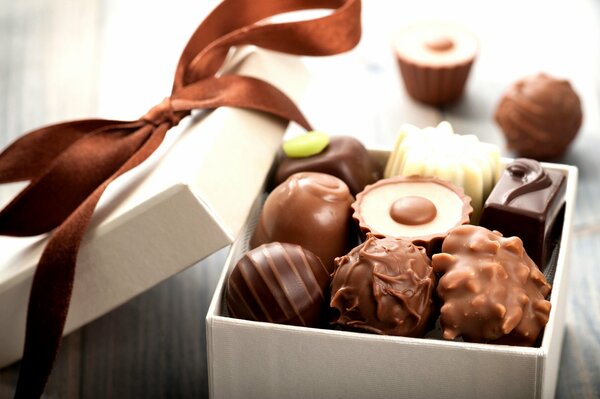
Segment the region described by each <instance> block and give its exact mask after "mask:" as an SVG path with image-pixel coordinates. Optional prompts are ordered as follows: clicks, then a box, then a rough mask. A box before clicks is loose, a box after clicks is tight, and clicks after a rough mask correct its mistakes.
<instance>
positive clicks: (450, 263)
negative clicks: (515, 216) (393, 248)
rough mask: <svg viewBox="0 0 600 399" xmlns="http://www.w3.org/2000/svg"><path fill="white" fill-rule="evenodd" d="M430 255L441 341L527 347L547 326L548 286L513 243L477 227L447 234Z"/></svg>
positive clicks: (516, 240) (517, 242)
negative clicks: (437, 276)
mask: <svg viewBox="0 0 600 399" xmlns="http://www.w3.org/2000/svg"><path fill="white" fill-rule="evenodd" d="M442 252H443V253H440V254H436V255H433V261H432V265H433V268H434V270H435V272H436V273H443V276H442V277H440V281H439V284H438V288H437V293H438V296H439V297H440V298H441V300H442V301H443V305H442V308H441V316H440V321H441V324H442V329H443V337H444V338H445V339H454V338H456V337H462V338H464V339H465V340H466V341H472V342H489V343H496V344H506V345H524V346H531V345H533V344H534V343H535V341H536V339H537V338H538V335H539V334H540V332H541V331H542V329H543V327H544V326H545V325H546V323H547V322H548V317H549V314H550V308H551V305H550V302H548V301H547V300H545V298H546V296H547V295H548V294H549V293H550V285H549V284H548V283H547V282H546V279H545V277H544V275H543V274H542V273H541V272H540V270H539V269H538V268H537V266H536V265H535V264H534V263H533V261H532V260H531V259H530V258H529V256H527V253H526V252H525V250H524V248H523V243H522V242H521V240H520V239H519V238H518V237H510V238H504V237H502V234H500V233H498V232H497V231H494V232H492V231H490V230H488V229H486V228H484V227H480V226H472V225H466V226H460V227H457V228H456V229H454V230H452V231H451V232H450V234H449V235H448V237H446V239H445V240H444V244H443V245H442Z"/></svg>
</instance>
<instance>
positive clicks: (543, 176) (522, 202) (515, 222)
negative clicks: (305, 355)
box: [479, 158, 566, 269]
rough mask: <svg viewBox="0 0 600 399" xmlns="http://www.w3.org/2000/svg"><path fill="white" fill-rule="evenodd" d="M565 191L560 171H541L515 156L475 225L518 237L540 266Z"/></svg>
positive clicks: (545, 257) (548, 250) (546, 255)
mask: <svg viewBox="0 0 600 399" xmlns="http://www.w3.org/2000/svg"><path fill="white" fill-rule="evenodd" d="M565 190H566V184H565V176H564V175H563V174H562V173H560V172H558V171H553V170H545V169H544V168H542V166H541V165H540V163H539V162H537V161H535V160H532V159H526V158H519V159H516V160H515V161H514V162H512V163H511V164H510V165H508V166H507V168H506V170H505V171H504V173H503V174H502V176H500V179H499V180H498V183H497V184H496V186H495V187H494V189H493V190H492V192H491V193H490V196H489V197H488V199H487V201H486V202H485V205H484V207H483V213H482V214H481V220H480V222H479V224H480V225H481V226H484V227H487V228H488V229H490V230H498V231H499V232H501V233H502V234H503V235H504V236H506V237H509V236H518V237H520V238H521V240H523V244H524V245H525V250H526V251H527V254H528V255H529V256H530V257H531V259H533V261H534V262H535V263H536V264H537V265H538V267H539V268H540V269H543V268H544V267H545V265H546V262H547V261H548V258H549V256H550V253H551V252H552V242H551V240H550V239H549V235H550V232H551V231H552V226H553V224H554V222H555V220H556V216H557V214H558V212H559V211H560V209H561V207H562V205H563V203H564V201H565Z"/></svg>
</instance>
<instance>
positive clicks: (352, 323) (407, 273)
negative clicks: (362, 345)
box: [330, 236, 435, 337]
mask: <svg viewBox="0 0 600 399" xmlns="http://www.w3.org/2000/svg"><path fill="white" fill-rule="evenodd" d="M336 263H337V265H338V266H337V269H336V270H335V272H334V274H333V276H332V281H331V303H330V306H331V307H332V308H333V309H335V310H337V314H338V315H339V316H338V317H337V318H336V319H335V320H334V321H333V323H334V324H337V325H340V326H342V327H346V328H350V329H357V330H362V331H367V332H372V333H376V334H385V335H401V336H409V337H420V336H423V334H424V333H425V331H426V330H427V329H428V327H429V321H430V318H431V315H432V314H433V311H434V307H433V300H432V294H433V291H434V289H435V276H434V274H433V269H432V267H431V266H430V261H429V258H428V257H427V255H425V251H424V250H423V248H421V247H417V246H415V245H413V244H412V243H411V242H410V241H407V240H401V239H395V238H391V237H385V238H376V237H374V236H370V237H369V238H368V239H367V241H365V242H364V243H363V244H361V245H360V246H358V247H356V248H354V249H353V250H352V251H351V252H350V253H349V254H348V255H345V256H343V257H341V258H338V259H336Z"/></svg>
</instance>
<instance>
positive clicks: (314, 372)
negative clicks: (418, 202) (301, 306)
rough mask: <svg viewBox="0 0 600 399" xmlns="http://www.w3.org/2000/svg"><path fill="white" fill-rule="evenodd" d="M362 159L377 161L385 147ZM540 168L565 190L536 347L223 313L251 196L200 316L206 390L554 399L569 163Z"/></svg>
mask: <svg viewBox="0 0 600 399" xmlns="http://www.w3.org/2000/svg"><path fill="white" fill-rule="evenodd" d="M371 155H372V156H373V157H375V158H376V159H377V160H379V161H380V162H385V159H387V156H388V155H389V153H388V152H385V151H371ZM504 162H505V163H506V162H508V160H506V159H505V160H504ZM543 165H544V166H545V167H546V168H550V169H555V170H558V171H560V172H561V173H563V174H564V175H566V177H567V188H566V206H565V213H564V223H563V229H562V233H561V241H560V246H559V252H558V260H557V265H556V270H555V275H554V278H553V281H552V293H551V298H550V301H551V303H552V310H551V313H550V319H549V321H548V324H547V325H546V327H545V330H544V333H543V339H542V342H541V346H540V347H518V346H502V345H490V344H475V343H466V342H455V341H443V340H438V339H424V338H423V339H421V338H405V337H392V336H379V335H372V334H366V333H355V332H345V331H339V330H326V329H316V328H305V327H296V326H287V325H278V324H270V323H263V322H253V321H248V320H240V319H234V318H230V317H228V316H227V310H226V305H225V304H224V299H223V298H224V293H225V290H226V281H227V278H228V276H229V273H230V272H231V270H232V269H233V267H234V266H235V264H236V262H237V260H238V259H239V258H240V257H241V256H242V255H243V253H244V252H245V251H246V250H247V247H248V245H247V241H248V238H249V236H250V235H251V234H252V231H253V228H254V225H255V223H256V221H257V218H258V216H259V212H260V209H259V208H260V204H261V201H257V202H256V203H255V207H254V209H253V212H252V214H251V217H250V218H249V221H248V224H247V225H246V228H245V232H244V234H242V235H241V236H240V237H238V239H237V240H236V241H235V242H234V244H233V246H232V249H231V251H230V253H229V256H228V260H227V263H226V267H225V268H224V270H223V272H222V275H221V277H220V280H219V282H218V285H217V288H216V290H215V293H214V297H213V299H212V303H211V305H210V308H209V310H208V315H207V318H206V329H207V346H208V359H209V365H208V366H209V367H208V370H209V384H210V393H211V396H212V397H214V398H372V399H374V398H390V397H394V398H397V397H403V398H427V399H431V398H487V399H490V398H553V397H554V392H555V388H556V378H557V374H558V366H559V361H560V353H561V346H562V338H563V331H564V324H565V306H566V289H567V285H568V284H567V281H566V279H567V276H568V273H567V264H568V255H569V241H570V232H571V223H572V217H573V209H574V205H575V193H576V186H577V169H576V168H575V167H572V166H565V165H558V164H547V163H546V164H543Z"/></svg>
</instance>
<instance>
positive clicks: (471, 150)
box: [384, 121, 501, 221]
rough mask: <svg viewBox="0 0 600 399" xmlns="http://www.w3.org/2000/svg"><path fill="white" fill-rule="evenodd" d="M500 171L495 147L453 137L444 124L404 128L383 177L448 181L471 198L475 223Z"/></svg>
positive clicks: (470, 136)
mask: <svg viewBox="0 0 600 399" xmlns="http://www.w3.org/2000/svg"><path fill="white" fill-rule="evenodd" d="M500 172H501V164H500V149H499V148H498V146H496V145H493V144H489V143H482V142H480V141H479V139H478V138H477V136H475V135H472V134H470V135H460V134H455V133H454V131H453V129H452V126H451V125H450V123H448V122H446V121H443V122H441V123H440V124H439V125H438V126H437V127H435V128H433V127H426V128H424V129H419V128H417V127H415V126H413V125H409V124H405V125H403V126H402V127H401V129H400V132H399V134H398V138H397V139H396V144H395V147H394V150H393V152H392V153H391V154H390V158H389V160H388V163H387V165H386V168H385V172H384V177H385V178H389V177H393V176H411V175H420V176H435V177H438V178H440V179H444V180H447V181H450V182H452V183H453V184H455V185H457V186H459V187H462V188H463V189H464V191H465V194H467V195H468V196H469V197H471V205H472V206H473V218H472V219H473V220H474V221H478V220H479V215H480V213H481V210H482V208H483V203H484V202H485V199H486V198H487V197H488V195H489V194H490V192H491V191H492V188H493V187H494V185H495V184H496V182H497V181H498V178H499V177H500Z"/></svg>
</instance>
